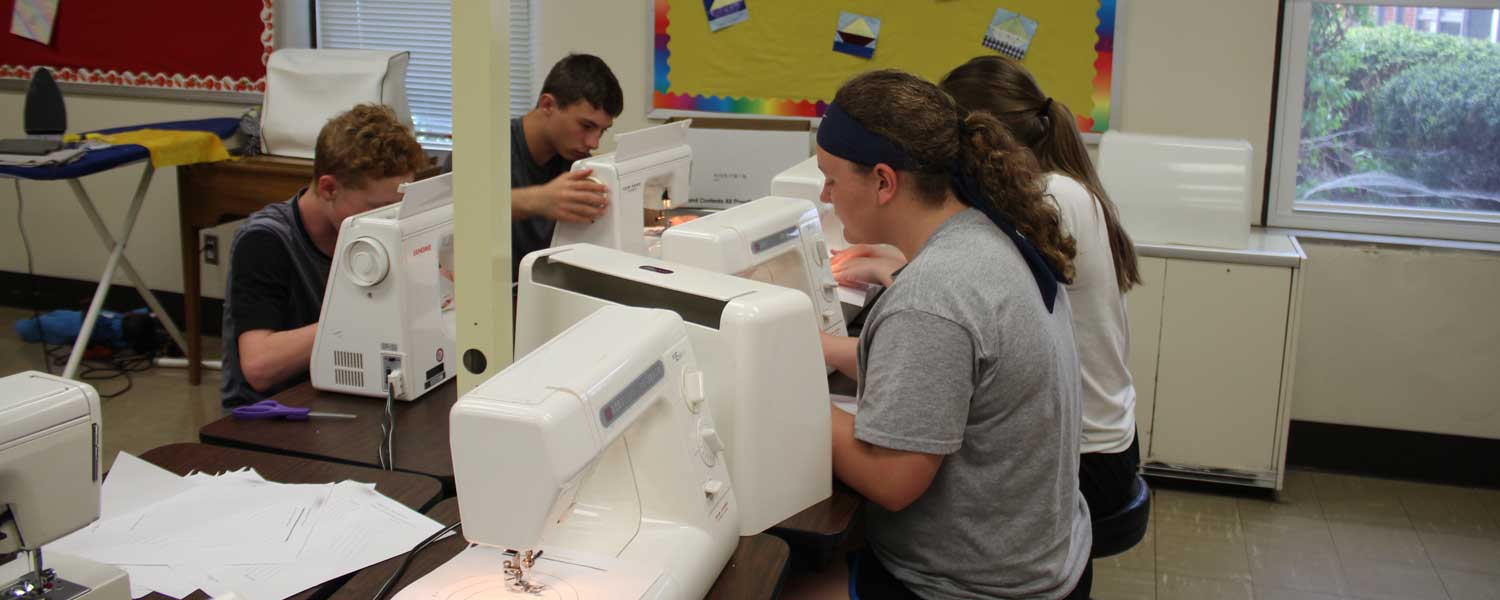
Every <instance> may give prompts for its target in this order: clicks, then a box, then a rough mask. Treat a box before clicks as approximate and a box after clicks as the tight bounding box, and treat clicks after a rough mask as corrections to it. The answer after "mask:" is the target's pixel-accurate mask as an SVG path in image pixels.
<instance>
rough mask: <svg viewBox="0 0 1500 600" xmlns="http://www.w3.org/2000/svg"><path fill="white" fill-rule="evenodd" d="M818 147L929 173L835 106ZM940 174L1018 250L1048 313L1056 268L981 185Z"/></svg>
mask: <svg viewBox="0 0 1500 600" xmlns="http://www.w3.org/2000/svg"><path fill="white" fill-rule="evenodd" d="M960 128H962V123H960ZM818 147H819V148H822V149H823V151H824V152H827V153H829V154H832V155H834V156H837V157H839V158H842V159H844V160H847V161H849V162H852V163H855V164H859V165H864V166H866V167H873V166H875V165H878V164H884V165H888V166H890V167H891V168H893V169H896V170H898V171H932V169H931V165H924V164H922V163H921V162H919V161H917V160H916V159H914V158H912V157H911V156H910V155H908V154H907V153H906V152H905V151H903V150H902V149H901V147H900V146H897V145H896V143H895V142H892V141H891V140H890V139H887V138H886V137H885V136H882V135H880V134H877V133H875V132H872V131H870V130H868V129H865V127H864V126H863V125H860V124H859V122H858V121H855V120H854V118H853V117H850V116H849V115H848V114H846V113H845V112H844V111H842V110H839V107H838V105H837V104H829V105H828V109H827V110H826V111H824V112H823V123H822V124H820V125H818ZM941 171H946V172H949V173H952V177H953V182H952V185H953V191H954V193H955V194H957V195H958V198H959V200H961V201H963V203H964V204H966V205H968V206H971V207H973V208H975V209H977V210H979V212H982V213H984V216H986V217H989V219H990V221H993V222H994V223H995V226H996V227H999V228H1000V231H1003V232H1005V235H1006V236H1007V237H1009V238H1010V240H1011V242H1013V243H1015V245H1016V248H1017V249H1018V250H1020V251H1021V257H1022V258H1023V259H1025V260H1026V266H1027V267H1028V268H1030V269H1031V277H1032V278H1033V279H1035V280H1036V286H1037V288H1038V289H1039V290H1041V293H1042V302H1043V303H1044V304H1046V305H1047V312H1052V306H1053V303H1054V302H1055V301H1056V300H1057V282H1058V281H1059V280H1061V279H1062V276H1061V275H1060V274H1059V273H1058V272H1057V269H1055V268H1053V266H1052V263H1049V262H1047V260H1046V259H1044V258H1042V254H1041V252H1039V251H1037V249H1036V246H1035V245H1033V244H1032V243H1031V241H1030V240H1028V239H1026V236H1024V235H1021V232H1019V231H1017V230H1016V227H1015V225H1012V224H1011V222H1010V221H1009V220H1008V219H1006V218H1005V217H1004V216H1003V215H1001V214H1000V211H999V210H998V209H996V208H995V204H994V203H993V202H990V201H989V199H988V198H987V197H986V196H985V195H984V186H982V185H981V184H980V183H979V179H978V178H976V177H974V175H973V174H972V173H967V172H965V171H964V170H963V169H962V168H961V167H958V166H954V165H944V166H943V168H942V169H941Z"/></svg>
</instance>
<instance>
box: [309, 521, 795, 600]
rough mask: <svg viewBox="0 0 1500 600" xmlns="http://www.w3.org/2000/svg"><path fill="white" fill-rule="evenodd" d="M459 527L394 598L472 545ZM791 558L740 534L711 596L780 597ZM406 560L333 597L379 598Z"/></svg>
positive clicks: (764, 538) (375, 570)
mask: <svg viewBox="0 0 1500 600" xmlns="http://www.w3.org/2000/svg"><path fill="white" fill-rule="evenodd" d="M427 516H429V517H432V518H433V520H435V521H437V522H439V523H442V524H444V525H451V524H453V523H454V522H455V521H458V500H457V499H454V498H449V499H447V500H444V501H442V502H440V503H438V505H437V506H435V507H433V509H432V510H430V511H428V512H427ZM458 531H459V534H458V535H454V536H451V537H448V538H447V539H444V540H442V541H440V542H437V543H434V544H433V545H432V546H430V547H428V548H427V549H426V550H424V551H423V552H422V553H421V554H418V555H417V556H416V558H414V559H412V563H411V566H410V567H407V569H406V573H405V574H404V575H402V576H401V581H399V582H397V584H396V587H395V590H393V591H392V593H391V597H394V596H395V594H396V592H399V591H401V588H404V587H406V586H408V585H411V583H412V582H414V581H416V580H418V579H420V578H421V577H422V576H423V575H426V574H428V573H431V572H432V571H433V569H436V568H438V567H439V566H441V565H442V564H443V563H445V562H448V560H449V559H451V558H453V557H454V556H457V555H458V553H459V552H461V551H462V550H463V549H464V548H465V547H466V546H467V545H468V542H466V541H465V540H464V538H463V528H462V527H460V528H459V530H458ZM788 556H790V550H789V549H788V548H787V545H786V542H783V541H781V540H779V539H777V538H775V537H773V536H769V535H766V534H760V535H754V536H749V537H742V538H740V545H739V547H738V548H735V551H734V554H733V555H732V556H730V557H729V564H727V565H725V566H724V570H723V571H721V572H720V573H719V579H718V581H715V582H714V586H713V588H711V589H710V590H709V592H708V596H707V597H708V598H715V599H718V598H723V599H726V600H727V599H736V600H738V599H741V598H746V599H754V598H774V597H776V595H777V594H778V593H779V592H780V591H781V584H782V581H783V580H784V579H785V578H786V565H787V558H788ZM404 558H405V556H404V555H403V556H398V557H395V558H392V559H390V560H387V561H385V562H383V563H380V564H377V565H374V566H371V567H369V568H366V569H364V570H363V571H360V572H359V574H358V575H355V576H354V578H353V579H350V580H349V582H348V583H346V584H344V586H343V587H341V588H339V590H338V591H337V592H335V593H334V594H333V596H332V597H331V598H329V600H368V599H369V598H372V597H374V595H375V592H376V591H378V590H379V589H380V586H381V585H383V584H384V583H385V580H386V579H387V578H389V577H390V576H391V574H392V573H395V572H396V568H397V567H399V566H400V565H401V561H402V560H403V559H404Z"/></svg>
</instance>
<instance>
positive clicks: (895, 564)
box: [854, 209, 1091, 599]
mask: <svg viewBox="0 0 1500 600" xmlns="http://www.w3.org/2000/svg"><path fill="white" fill-rule="evenodd" d="M1055 308H1056V310H1055V311H1054V312H1053V313H1051V314H1049V313H1048V312H1047V309H1046V307H1045V306H1044V305H1043V304H1042V300H1041V295H1040V294H1039V293H1038V291H1037V285H1036V282H1035V281H1033V280H1032V276H1031V272H1030V271H1029V270H1028V269H1027V267H1026V263H1025V262H1024V261H1023V260H1022V258H1021V254H1020V252H1019V251H1018V250H1017V249H1016V247H1015V244H1013V243H1012V242H1011V241H1010V240H1009V239H1008V238H1007V237H1006V236H1005V234H1004V233H1001V231H1000V230H999V229H998V228H996V227H995V226H994V224H992V223H991V222H990V221H989V219H987V218H986V217H985V216H984V215H983V214H982V213H980V212H979V211H976V210H973V209H968V210H965V211H964V212H961V213H959V214H957V215H955V216H953V217H952V218H950V219H948V221H947V222H945V223H943V225H942V226H941V227H940V228H939V229H938V230H937V232H935V233H934V234H933V235H932V237H931V238H930V239H928V240H927V245H926V246H924V247H923V248H922V250H921V251H920V252H919V253H918V254H917V256H916V257H915V258H913V259H912V261H911V263H910V264H909V265H907V267H906V268H905V269H904V270H902V271H901V273H900V275H899V276H898V277H897V278H896V280H895V282H894V283H893V284H892V285H891V287H890V289H888V290H886V292H885V293H884V294H883V295H881V297H880V299H879V301H878V302H877V303H876V304H875V307H874V308H873V309H872V310H871V312H870V316H869V319H868V321H867V322H866V324H865V329H864V332H863V333H862V334H861V335H860V340H859V342H860V344H859V373H860V378H859V412H858V414H857V416H856V417H855V433H854V435H855V437H856V438H858V439H860V440H863V441H865V442H868V443H871V444H874V445H877V446H881V447H884V448H890V449H894V450H904V451H909V452H921V453H926V454H941V455H945V457H944V459H943V464H942V467H940V468H939V469H938V472H937V475H936V477H935V478H934V479H933V481H932V485H931V487H929V488H928V489H927V491H926V492H925V493H924V494H922V497H920V498H918V499H917V500H916V502H914V503H912V504H911V506H908V507H907V508H906V509H905V510H902V511H900V512H894V513H893V512H889V511H886V510H884V509H882V508H880V507H879V506H875V505H870V506H868V507H867V513H866V515H867V519H868V526H869V540H870V545H871V547H872V549H873V550H874V552H875V554H876V556H878V557H879V558H880V560H881V562H882V563H884V564H885V566H886V568H888V569H889V570H890V572H891V573H892V574H893V575H895V576H896V577H897V578H898V579H900V580H901V581H902V582H903V583H905V584H906V585H907V586H908V587H910V588H911V589H912V591H914V592H916V593H917V594H918V595H920V596H922V597H924V598H1039V599H1055V598H1061V597H1063V596H1065V595H1067V594H1068V593H1069V592H1071V591H1072V589H1073V587H1074V586H1075V585H1076V584H1077V582H1078V578H1079V577H1080V576H1081V575H1082V574H1083V569H1084V566H1085V565H1086V564H1087V562H1088V559H1089V546H1090V544H1091V537H1090V534H1091V531H1090V526H1089V515H1088V508H1087V506H1086V505H1085V504H1084V501H1083V497H1082V496H1081V495H1080V494H1079V493H1078V447H1079V446H1078V444H1079V437H1078V436H1079V423H1080V419H1081V418H1082V417H1081V416H1080V412H1079V411H1080V410H1081V409H1080V404H1079V371H1078V357H1077V351H1076V350H1075V348H1074V346H1073V325H1072V320H1071V318H1070V305H1069V302H1068V297H1067V293H1066V291H1065V290H1063V289H1062V288H1059V289H1058V295H1057V303H1056V305H1055Z"/></svg>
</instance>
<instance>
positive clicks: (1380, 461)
mask: <svg viewBox="0 0 1500 600" xmlns="http://www.w3.org/2000/svg"><path fill="white" fill-rule="evenodd" d="M1496 456H1500V440H1496V439H1489V438H1477V437H1467V436H1460V435H1446V434H1438V433H1424V432H1419V431H1400V430H1396V429H1380V428H1375V427H1359V426H1355V425H1337V424H1333V423H1318V422H1314V421H1292V424H1291V428H1290V433H1289V434H1288V437H1287V451H1286V462H1287V464H1288V465H1291V466H1295V467H1306V468H1312V469H1318V470H1322V471H1336V472H1341V473H1350V474H1354V475H1370V476H1375V477H1388V478H1392V479H1410V480H1414V481H1425V482H1430V483H1443V484H1450V485H1465V486H1476V487H1488V488H1500V462H1497V461H1496V460H1495V457H1496Z"/></svg>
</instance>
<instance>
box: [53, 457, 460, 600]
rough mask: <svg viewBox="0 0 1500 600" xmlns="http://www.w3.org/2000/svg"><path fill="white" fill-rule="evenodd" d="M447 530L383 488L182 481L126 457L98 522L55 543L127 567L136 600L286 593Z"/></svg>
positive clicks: (242, 474)
mask: <svg viewBox="0 0 1500 600" xmlns="http://www.w3.org/2000/svg"><path fill="white" fill-rule="evenodd" d="M439 529H442V525H440V524H438V523H437V522H436V521H433V520H432V519H429V518H427V517H425V516H423V515H422V514H420V513H417V512H416V511H413V510H411V509H410V508H407V507H406V506H403V505H402V504H400V503H398V502H396V501H394V500H391V499H390V498H387V497H385V496H384V495H382V494H380V493H379V492H376V491H375V486H374V485H373V484H365V483H357V482H353V481H344V482H341V483H337V484H324V485H293V484H281V483H271V482H268V481H266V480H265V479H263V478H261V476H260V475H259V474H258V473H256V472H255V471H253V470H241V471H236V472H232V473H225V474H221V475H217V476H210V475H204V474H201V473H194V474H191V475H188V476H187V477H179V476H177V475H175V474H173V473H170V472H168V471H165V470H163V469H161V468H159V467H157V466H155V465H152V464H150V463H147V462H145V461H143V460H140V459H138V458H136V457H134V456H131V455H129V454H126V453H123V452H122V453H120V455H119V457H118V458H116V459H115V463H114V466H113V467H112V468H111V469H110V473H109V477H107V478H106V479H105V480H104V486H103V490H102V494H101V500H100V516H99V520H98V521H95V522H94V523H93V524H91V525H89V526H88V527H85V528H83V529H81V530H79V531H77V532H75V533H73V534H72V535H69V536H68V537H65V538H63V539H60V540H58V541H56V542H53V543H52V544H49V545H47V547H46V548H45V549H46V551H48V552H53V551H56V552H62V553H66V554H73V555H76V556H80V557H83V558H87V559H90V560H93V561H95V562H101V563H107V564H112V565H115V566H118V567H120V568H121V569H124V570H125V571H126V572H127V573H129V574H130V587H131V596H133V597H135V598H139V597H141V596H144V595H146V594H149V593H151V592H153V591H155V592H160V593H162V594H165V595H168V596H172V597H174V598H182V597H184V596H186V595H188V594H191V593H192V592H193V591H194V590H199V589H201V590H203V591H204V592H207V593H208V594H209V595H212V596H216V597H217V596H220V595H223V594H227V593H230V592H233V593H235V594H238V595H239V596H240V597H242V598H246V599H248V600H280V599H281V598H286V597H287V596H291V595H293V594H296V593H298V592H301V591H303V590H305V589H308V588H310V587H313V586H316V585H318V584H320V583H323V582H325V581H328V580H330V579H334V578H337V577H339V576H342V575H344V574H347V573H350V572H353V571H356V570H359V569H362V568H364V567H367V566H369V565H372V564H375V563H377V562H380V561H383V560H385V559H388V558H390V557H392V556H398V555H401V554H404V553H406V552H407V551H409V550H411V548H412V546H415V545H416V544H417V543H419V542H421V541H422V540H423V539H425V538H426V537H427V536H429V535H432V534H433V533H434V532H436V531H438V530H439Z"/></svg>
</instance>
